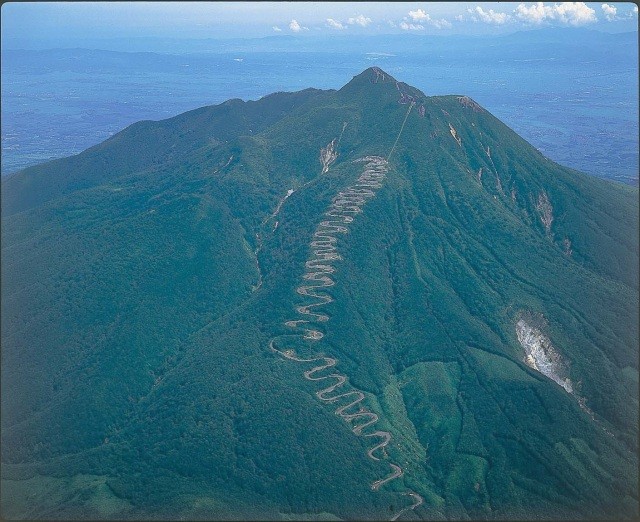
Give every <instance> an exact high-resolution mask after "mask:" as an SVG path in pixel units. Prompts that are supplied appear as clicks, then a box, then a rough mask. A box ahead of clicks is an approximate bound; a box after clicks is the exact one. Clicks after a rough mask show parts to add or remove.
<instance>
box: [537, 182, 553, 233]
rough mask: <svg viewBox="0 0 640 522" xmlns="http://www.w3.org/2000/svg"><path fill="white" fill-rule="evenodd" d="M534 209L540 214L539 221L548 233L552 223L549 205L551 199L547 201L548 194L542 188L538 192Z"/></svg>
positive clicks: (551, 212) (551, 210) (551, 208)
mask: <svg viewBox="0 0 640 522" xmlns="http://www.w3.org/2000/svg"><path fill="white" fill-rule="evenodd" d="M536 210H537V211H538V213H539V214H540V221H541V222H542V224H543V225H544V229H545V230H546V231H547V234H548V233H549V232H550V231H551V224H552V223H553V207H552V206H551V201H549V196H548V195H547V193H546V192H545V191H544V190H543V191H542V192H540V194H538V202H537V203H536Z"/></svg>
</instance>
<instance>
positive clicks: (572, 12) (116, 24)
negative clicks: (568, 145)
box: [2, 2, 638, 44]
mask: <svg viewBox="0 0 640 522" xmlns="http://www.w3.org/2000/svg"><path fill="white" fill-rule="evenodd" d="M637 24H638V9H637V6H636V5H635V4H633V3H630V2H629V3H620V2H612V3H592V2H586V3H585V2H78V3H75V2H13V3H12V2H9V3H5V4H3V5H2V34H3V40H5V39H6V38H16V37H19V38H25V36H26V35H30V37H32V38H34V39H39V38H40V39H43V38H44V39H51V40H55V39H56V37H58V36H59V37H61V38H63V37H64V38H69V37H73V38H77V39H79V44H81V40H82V39H83V38H109V37H132V36H155V37H184V38H233V37H262V36H268V35H277V34H297V35H328V36H329V35H332V34H382V33H386V34H391V33H416V34H461V33H464V34H492V33H494V34H498V33H508V32H515V31H519V30H525V29H535V28H542V27H549V26H556V27H588V28H592V29H597V30H601V31H607V32H621V31H632V30H637V27H638V25H637Z"/></svg>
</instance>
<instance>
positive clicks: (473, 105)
mask: <svg viewBox="0 0 640 522" xmlns="http://www.w3.org/2000/svg"><path fill="white" fill-rule="evenodd" d="M458 101H459V102H460V103H461V104H462V105H464V106H465V107H468V108H469V109H471V110H473V112H483V111H484V109H483V108H482V107H480V105H478V104H477V103H476V102H475V101H473V100H472V99H471V98H469V97H468V96H459V97H458Z"/></svg>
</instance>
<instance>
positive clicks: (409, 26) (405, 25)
mask: <svg viewBox="0 0 640 522" xmlns="http://www.w3.org/2000/svg"><path fill="white" fill-rule="evenodd" d="M400 29H402V30H403V31H420V30H422V29H424V25H420V24H408V23H407V22H405V21H402V22H400Z"/></svg>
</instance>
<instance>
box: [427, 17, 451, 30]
mask: <svg viewBox="0 0 640 522" xmlns="http://www.w3.org/2000/svg"><path fill="white" fill-rule="evenodd" d="M429 23H430V24H431V25H433V26H434V27H435V28H436V29H442V28H443V27H447V28H448V27H451V22H449V20H445V19H444V18H440V20H430V21H429Z"/></svg>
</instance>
